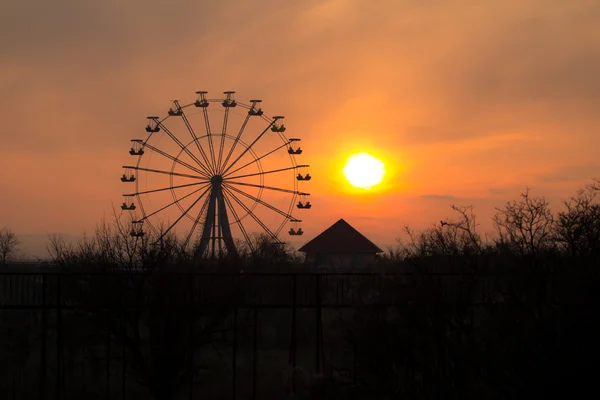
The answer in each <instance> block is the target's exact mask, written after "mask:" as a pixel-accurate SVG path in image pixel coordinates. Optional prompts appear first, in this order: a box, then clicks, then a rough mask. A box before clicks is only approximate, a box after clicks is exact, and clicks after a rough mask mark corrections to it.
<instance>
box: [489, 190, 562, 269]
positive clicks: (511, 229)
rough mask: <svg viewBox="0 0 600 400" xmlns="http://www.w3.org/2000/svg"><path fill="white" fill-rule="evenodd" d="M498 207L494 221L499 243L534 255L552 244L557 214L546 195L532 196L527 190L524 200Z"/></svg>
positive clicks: (521, 253) (512, 249) (520, 252)
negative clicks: (555, 214)
mask: <svg viewBox="0 0 600 400" xmlns="http://www.w3.org/2000/svg"><path fill="white" fill-rule="evenodd" d="M496 210H497V212H496V214H495V215H494V219H493V221H494V225H495V228H496V232H497V234H498V238H497V243H496V244H497V245H500V246H503V247H507V248H509V249H510V250H511V251H514V252H516V253H518V254H520V255H522V256H525V255H531V256H533V257H534V258H535V257H537V256H538V254H539V253H540V251H541V250H543V249H548V248H550V247H552V244H553V241H552V229H553V226H554V215H553V214H552V211H551V210H550V206H549V203H548V201H547V200H546V199H545V198H544V197H531V196H530V195H529V189H527V190H525V192H523V193H521V199H520V200H512V201H509V202H507V203H506V205H505V206H504V207H503V208H497V209H496Z"/></svg>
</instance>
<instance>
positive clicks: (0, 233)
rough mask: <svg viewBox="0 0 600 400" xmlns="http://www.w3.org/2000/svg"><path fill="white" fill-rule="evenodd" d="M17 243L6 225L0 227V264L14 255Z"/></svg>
mask: <svg viewBox="0 0 600 400" xmlns="http://www.w3.org/2000/svg"><path fill="white" fill-rule="evenodd" d="M19 244H20V242H19V239H18V238H17V235H16V234H15V233H14V232H13V231H11V230H10V229H9V228H6V227H4V228H2V229H0V264H6V262H7V261H9V260H10V259H11V258H12V257H13V256H14V255H15V253H16V252H17V249H18V247H19Z"/></svg>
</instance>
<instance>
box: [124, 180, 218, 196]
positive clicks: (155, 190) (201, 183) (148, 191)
mask: <svg viewBox="0 0 600 400" xmlns="http://www.w3.org/2000/svg"><path fill="white" fill-rule="evenodd" d="M206 184H207V182H197V183H187V184H185V185H177V186H168V187H165V188H160V189H152V190H145V191H143V192H137V193H133V194H132V196H133V195H140V194H148V193H156V192H162V191H165V190H171V189H179V188H184V187H190V186H198V185H206Z"/></svg>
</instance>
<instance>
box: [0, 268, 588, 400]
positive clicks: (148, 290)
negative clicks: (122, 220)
mask: <svg viewBox="0 0 600 400" xmlns="http://www.w3.org/2000/svg"><path fill="white" fill-rule="evenodd" d="M581 279H585V278H581ZM581 279H574V278H573V277H572V282H571V283H570V284H565V279H564V277H563V276H554V275H547V274H546V275H544V277H543V279H541V278H540V276H539V274H537V275H535V276H531V277H528V276H520V277H519V278H518V279H514V277H512V278H511V277H506V276H504V275H498V274H495V275H494V274H488V275H485V276H483V275H475V274H450V273H448V274H409V273H406V274H374V273H245V274H240V273H236V274H227V273H195V274H177V273H168V274H152V275H149V274H142V273H138V274H136V273H133V274H132V273H111V274H108V273H103V274H90V273H81V274H72V273H69V274H66V273H0V343H1V346H2V356H0V363H1V364H0V390H1V391H2V393H3V395H2V398H5V399H11V398H12V399H29V398H32V399H35V398H39V399H57V400H58V399H79V398H86V399H136V398H137V399H147V398H148V399H149V398H152V396H151V394H150V392H151V390H150V389H148V387H147V386H148V385H147V383H148V378H149V376H148V374H149V373H146V376H142V375H144V374H143V373H142V375H140V365H139V362H140V360H138V363H137V364H136V362H135V357H133V360H134V362H132V355H131V351H132V346H131V344H130V343H128V342H127V340H129V338H130V336H131V335H132V333H131V332H130V331H131V330H132V329H133V330H135V329H138V328H136V326H135V324H132V323H131V321H138V320H136V319H135V318H142V317H140V316H141V315H142V314H143V315H145V316H146V317H144V318H151V319H152V318H154V319H156V320H154V319H152V320H151V322H147V323H146V324H147V325H148V326H146V327H144V328H143V329H146V330H149V329H154V330H155V331H158V332H161V333H160V335H163V336H160V337H161V338H164V337H167V338H174V339H173V341H177V340H178V339H177V338H180V337H181V338H184V337H185V338H187V339H186V340H187V341H186V342H185V345H186V346H188V347H189V348H188V349H187V350H186V352H187V354H188V356H189V357H188V358H189V360H188V361H189V362H190V363H192V364H193V366H192V368H191V369H190V370H191V371H193V372H192V373H191V375H190V376H188V377H184V378H181V379H183V380H186V382H187V384H184V385H183V387H184V388H183V389H182V390H181V391H180V392H179V394H178V397H176V398H181V399H184V398H186V399H195V398H211V399H231V398H233V399H236V398H237V399H257V398H284V397H285V396H286V395H287V394H289V393H290V392H293V391H296V390H298V387H297V386H298V385H300V383H298V382H299V381H302V378H301V377H300V376H304V378H305V380H310V377H311V376H320V375H323V374H324V373H327V374H330V373H333V372H335V373H337V374H346V375H347V376H348V378H349V379H351V380H352V379H356V376H357V374H358V373H359V371H358V367H357V363H356V358H355V348H354V346H355V344H352V343H350V342H349V341H348V340H347V332H346V331H344V329H342V328H340V326H343V324H341V325H340V321H348V320H350V318H351V314H352V312H354V311H356V310H357V309H366V310H374V311H373V312H377V313H379V311H377V310H385V309H388V308H390V307H406V306H409V305H411V304H414V303H415V302H418V301H419V299H422V298H423V297H426V298H428V299H434V298H435V302H436V304H443V305H445V306H449V305H450V304H458V303H461V304H465V305H466V307H467V308H468V309H469V311H468V312H469V313H470V314H471V320H473V316H474V315H475V314H476V308H477V307H481V306H484V307H489V306H496V305H499V304H502V303H503V302H506V298H508V297H509V296H511V295H512V296H513V297H514V296H515V294H517V293H519V285H522V284H527V285H529V287H531V285H534V286H535V290H534V292H535V293H536V295H537V296H538V297H537V300H536V301H540V300H539V293H542V292H543V293H544V296H545V297H544V299H543V301H544V302H555V303H561V302H562V303H565V301H567V300H566V299H567V297H568V296H566V295H565V293H563V292H569V293H572V290H570V289H569V288H574V287H577V285H580V284H581ZM557 283H560V285H558V284H557ZM529 292H532V291H529ZM427 301H429V300H427ZM199 310H204V311H199ZM215 310H218V311H219V312H218V313H217V312H216V311H215ZM213 314H215V315H216V314H218V316H216V317H213ZM181 315H183V317H181ZM90 316H92V317H94V316H100V317H98V318H90ZM178 318H179V319H178ZM181 318H184V320H185V321H187V323H188V325H182V323H181ZM186 318H187V319H186ZM211 318H212V320H211ZM216 319H218V321H216ZM98 321H101V322H100V323H99V322H98ZM102 321H103V322H102ZM156 321H159V322H160V323H162V324H164V325H165V326H162V327H157V326H154V325H153V326H152V327H151V328H150V327H149V326H150V325H151V324H156V323H158V322H156ZM169 321H170V322H169ZM207 321H208V322H207ZM215 321H216V322H215ZM209 323H212V324H213V325H212V328H211V331H210V332H209V333H210V335H209V336H210V339H203V341H200V342H198V341H197V340H196V339H195V338H196V337H198V336H201V335H203V334H206V332H205V330H206V328H205V326H204V325H202V324H209ZM119 324H122V325H123V326H120V325H119ZM139 329H142V328H139ZM143 329H142V330H143ZM161 329H162V330H166V331H167V332H166V333H165V332H163V331H161ZM169 329H172V330H181V329H189V335H185V334H183V333H181V334H175V333H172V334H169V333H168V330H169ZM155 331H152V332H155ZM147 334H148V333H144V332H142V333H140V332H137V335H138V336H139V337H140V338H143V337H144V335H147ZM148 335H149V334H148ZM134 338H135V337H134ZM139 340H142V339H139ZM144 340H145V339H144ZM162 345H163V346H165V347H168V346H171V347H172V346H173V345H174V344H173V343H166V342H165V343H163V344H162ZM148 346H160V344H156V343H154V344H149V345H148ZM169 348H170V347H169ZM152 351H154V352H155V353H156V352H157V351H158V350H156V349H154V350H152ZM158 352H159V353H160V351H158ZM134 356H135V355H134ZM140 357H143V356H140ZM167 358H168V357H167V356H165V359H167ZM188 361H186V362H188ZM155 378H156V379H160V378H159V377H158V376H157V377H155ZM140 380H145V384H140V382H139V381H140ZM172 398H173V399H174V398H175V397H172Z"/></svg>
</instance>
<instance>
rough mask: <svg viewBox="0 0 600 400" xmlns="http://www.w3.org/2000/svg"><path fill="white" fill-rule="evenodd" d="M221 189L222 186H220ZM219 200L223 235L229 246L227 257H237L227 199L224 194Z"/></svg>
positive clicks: (220, 224)
mask: <svg viewBox="0 0 600 400" xmlns="http://www.w3.org/2000/svg"><path fill="white" fill-rule="evenodd" d="M219 189H220V188H219ZM218 202H219V226H220V227H221V235H222V236H223V242H225V247H226V248H227V257H230V258H237V250H236V248H235V244H234V243H233V236H231V227H230V226H229V217H228V216H227V209H226V208H225V200H224V197H223V194H221V195H220V196H219V197H218Z"/></svg>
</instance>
